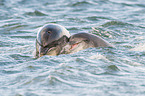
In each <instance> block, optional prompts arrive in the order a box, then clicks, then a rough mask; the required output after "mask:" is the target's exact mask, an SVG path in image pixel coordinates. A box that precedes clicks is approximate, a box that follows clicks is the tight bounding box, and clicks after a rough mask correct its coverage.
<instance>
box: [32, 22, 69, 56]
mask: <svg viewBox="0 0 145 96" xmlns="http://www.w3.org/2000/svg"><path fill="white" fill-rule="evenodd" d="M69 37H70V34H69V31H68V30H67V29H66V28H65V27H63V26H61V25H59V24H53V23H50V24H46V25H44V26H43V27H42V28H40V30H39V31H38V33H37V38H36V51H35V58H39V57H41V56H44V55H50V56H53V55H59V53H60V51H61V48H62V47H63V46H64V45H65V43H67V42H68V41H67V40H68V38H69Z"/></svg>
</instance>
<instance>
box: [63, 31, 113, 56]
mask: <svg viewBox="0 0 145 96" xmlns="http://www.w3.org/2000/svg"><path fill="white" fill-rule="evenodd" d="M92 47H113V46H112V45H111V44H110V43H108V42H107V41H105V40H104V39H102V38H101V37H99V36H97V35H94V34H89V33H77V34H74V35H72V36H71V37H70V39H69V42H68V43H67V44H66V45H65V46H64V47H63V48H62V50H61V54H69V53H75V52H78V51H80V50H83V49H87V48H92Z"/></svg>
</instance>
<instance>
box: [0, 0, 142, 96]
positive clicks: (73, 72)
mask: <svg viewBox="0 0 145 96" xmlns="http://www.w3.org/2000/svg"><path fill="white" fill-rule="evenodd" d="M48 23H57V24H60V25H62V26H65V27H66V28H67V29H68V30H69V31H70V33H71V34H75V33H79V32H87V33H92V34H96V35H98V36H100V37H102V38H104V39H105V40H107V41H108V42H110V43H111V44H112V45H114V46H115V48H89V49H85V50H82V51H79V52H77V53H74V54H63V55H59V56H43V57H41V58H38V59H34V56H33V54H34V49H35V38H36V35H37V31H38V30H39V28H40V27H42V26H43V25H45V24H48ZM0 96H145V1H144V0H0Z"/></svg>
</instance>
